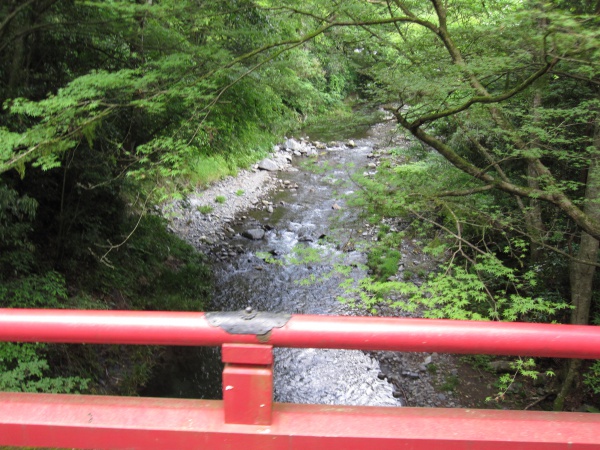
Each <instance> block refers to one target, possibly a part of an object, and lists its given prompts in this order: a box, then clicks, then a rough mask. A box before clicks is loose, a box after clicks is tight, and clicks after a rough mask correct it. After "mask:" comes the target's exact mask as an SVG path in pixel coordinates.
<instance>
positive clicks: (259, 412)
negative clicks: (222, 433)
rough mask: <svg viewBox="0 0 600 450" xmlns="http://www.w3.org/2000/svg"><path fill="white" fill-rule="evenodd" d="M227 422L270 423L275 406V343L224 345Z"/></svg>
mask: <svg viewBox="0 0 600 450" xmlns="http://www.w3.org/2000/svg"><path fill="white" fill-rule="evenodd" d="M222 359H223V362H224V363H225V369H224V370H223V402H224V415H225V423H232V424H233V423H237V424H246V425H269V424H270V423H271V412H272V409H273V346H272V345H258V344H223V353H222Z"/></svg>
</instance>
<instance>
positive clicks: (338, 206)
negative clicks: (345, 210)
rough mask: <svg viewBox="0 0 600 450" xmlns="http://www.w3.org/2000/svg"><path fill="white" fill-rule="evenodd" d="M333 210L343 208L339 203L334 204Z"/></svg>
mask: <svg viewBox="0 0 600 450" xmlns="http://www.w3.org/2000/svg"><path fill="white" fill-rule="evenodd" d="M331 209H342V207H341V206H340V205H338V204H337V203H334V204H333V206H332V207H331Z"/></svg>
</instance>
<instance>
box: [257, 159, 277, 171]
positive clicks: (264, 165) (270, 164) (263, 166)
mask: <svg viewBox="0 0 600 450" xmlns="http://www.w3.org/2000/svg"><path fill="white" fill-rule="evenodd" d="M258 168H259V169H260V170H267V171H269V172H275V171H277V170H279V166H278V165H277V163H276V162H275V161H273V160H272V159H269V158H265V159H263V160H262V161H261V162H259V163H258Z"/></svg>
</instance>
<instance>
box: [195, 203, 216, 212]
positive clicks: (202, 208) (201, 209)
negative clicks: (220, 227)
mask: <svg viewBox="0 0 600 450" xmlns="http://www.w3.org/2000/svg"><path fill="white" fill-rule="evenodd" d="M213 211H214V208H213V207H212V206H210V205H202V206H198V212H201V213H202V214H210V213H211V212H213Z"/></svg>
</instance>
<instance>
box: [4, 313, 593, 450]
mask: <svg viewBox="0 0 600 450" xmlns="http://www.w3.org/2000/svg"><path fill="white" fill-rule="evenodd" d="M242 316H243V314H242ZM209 319H210V318H209ZM244 319H248V318H245V317H242V319H241V323H242V326H245V325H247V323H249V322H248V321H245V320H244ZM252 320H253V319H252ZM211 323H212V325H211ZM243 329H244V330H245V329H246V328H243ZM0 341H20V342H68V343H111V344H139V345H144V344H146V345H149V344H158V345H222V346H223V352H222V355H223V362H224V363H225V369H224V371H223V400H222V401H221V400H218V401H217V400H178V399H152V398H127V397H98V396H75V395H51V394H23V393H0V445H14V446H44V447H64V448H90V449H100V448H111V449H156V450H167V449H169V450H171V449H203V448H210V449H211V450H212V449H244V450H247V449H278V450H279V449H281V450H284V449H285V450H290V449H294V450H296V449H297V450H305V449H317V450H318V449H323V450H338V449H340V450H341V449H343V450H367V449H374V448H376V449H381V450H388V449H389V450H392V449H400V448H402V449H418V450H421V449H423V450H424V449H428V450H429V449H450V450H452V449H465V450H466V449H470V450H473V449H506V448H510V449H527V450H529V449H563V448H564V449H600V415H599V414H584V413H553V412H540V411H538V412H522V411H488V410H475V409H430V408H380V407H353V406H323V405H293V404H278V403H273V395H272V386H273V370H272V364H273V355H272V347H273V346H280V347H313V348H346V349H365V350H376V349H379V350H398V351H439V352H451V353H488V354H507V355H530V356H555V357H570V358H593V359H597V358H600V327H584V326H572V325H540V324H524V323H497V322H459V321H448V320H426V319H395V318H373V317H329V316H300V315H297V316H292V317H291V318H289V320H288V319H287V318H286V320H285V321H284V323H281V324H278V325H276V326H274V327H273V328H272V329H271V330H270V331H268V332H265V331H264V330H263V331H261V332H260V333H250V332H244V334H232V331H231V330H229V331H225V329H223V328H222V327H220V326H214V322H209V320H207V316H206V315H205V314H204V313H174V312H132V311H68V310H55V311H53V310H18V309H5V310H2V309H0Z"/></svg>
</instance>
